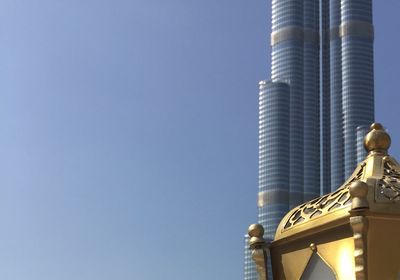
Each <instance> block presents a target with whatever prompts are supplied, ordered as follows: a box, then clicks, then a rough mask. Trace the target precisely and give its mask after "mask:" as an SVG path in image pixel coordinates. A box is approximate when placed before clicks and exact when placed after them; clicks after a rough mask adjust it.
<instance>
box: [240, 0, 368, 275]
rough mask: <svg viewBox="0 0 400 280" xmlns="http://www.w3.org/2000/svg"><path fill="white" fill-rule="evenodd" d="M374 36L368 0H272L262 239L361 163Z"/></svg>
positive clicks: (264, 104)
mask: <svg viewBox="0 0 400 280" xmlns="http://www.w3.org/2000/svg"><path fill="white" fill-rule="evenodd" d="M373 37H374V31H373V25H372V0H272V33H271V49H272V59H271V81H269V82H266V81H262V82H260V88H259V89H260V99H259V101H260V102H259V196H258V210H259V211H258V222H259V223H260V224H262V225H263V226H264V228H265V238H266V239H273V238H274V234H275V230H276V227H277V226H278V223H279V221H280V220H281V218H282V217H283V215H284V214H285V213H286V212H287V211H288V210H289V209H291V208H292V207H294V206H297V205H299V204H301V203H303V201H305V200H311V199H313V198H314V197H318V196H319V195H320V194H324V193H328V192H331V191H334V190H336V189H337V188H338V187H339V186H341V185H342V184H343V182H344V181H345V179H346V178H347V177H349V176H350V175H351V174H350V173H351V172H352V171H353V170H354V169H355V167H356V165H357V163H358V159H359V158H363V156H364V154H363V148H362V145H363V143H362V140H363V138H364V134H365V132H366V131H367V127H366V126H365V125H368V126H369V124H370V123H372V122H373V121H374V81H373V79H374V74H373ZM321 159H322V164H321ZM246 256H247V258H248V257H249V255H248V254H247V255H246ZM251 269H252V268H248V270H245V271H246V275H247V276H248V277H249V278H245V279H246V280H253V279H255V278H251V277H254V275H255V274H253V273H251Z"/></svg>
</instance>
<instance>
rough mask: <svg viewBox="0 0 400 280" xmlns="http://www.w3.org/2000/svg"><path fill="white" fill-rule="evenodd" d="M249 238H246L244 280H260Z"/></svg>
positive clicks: (246, 236)
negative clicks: (252, 256)
mask: <svg viewBox="0 0 400 280" xmlns="http://www.w3.org/2000/svg"><path fill="white" fill-rule="evenodd" d="M248 243H249V236H248V235H247V234H246V235H245V236H244V275H243V279H244V280H258V275H257V270H256V265H255V263H254V261H253V259H252V258H251V252H250V250H249V245H248Z"/></svg>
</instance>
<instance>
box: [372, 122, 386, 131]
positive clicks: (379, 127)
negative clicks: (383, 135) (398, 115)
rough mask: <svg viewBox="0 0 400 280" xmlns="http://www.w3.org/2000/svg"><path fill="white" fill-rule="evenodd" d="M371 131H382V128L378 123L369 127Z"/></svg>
mask: <svg viewBox="0 0 400 280" xmlns="http://www.w3.org/2000/svg"><path fill="white" fill-rule="evenodd" d="M373 129H375V130H383V126H382V124H380V123H373V124H371V126H370V130H373Z"/></svg>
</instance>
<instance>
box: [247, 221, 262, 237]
mask: <svg viewBox="0 0 400 280" xmlns="http://www.w3.org/2000/svg"><path fill="white" fill-rule="evenodd" d="M247 232H248V234H249V236H250V237H258V238H262V237H263V236H264V228H263V226H262V225H260V224H252V225H250V226H249V229H248V230H247Z"/></svg>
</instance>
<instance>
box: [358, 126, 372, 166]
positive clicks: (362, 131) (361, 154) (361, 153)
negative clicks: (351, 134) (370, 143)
mask: <svg viewBox="0 0 400 280" xmlns="http://www.w3.org/2000/svg"><path fill="white" fill-rule="evenodd" d="M368 132H369V125H360V126H358V127H357V135H356V136H357V164H359V163H360V162H362V161H363V160H364V159H365V157H366V156H367V151H366V150H365V148H364V138H365V135H367V133H368Z"/></svg>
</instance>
